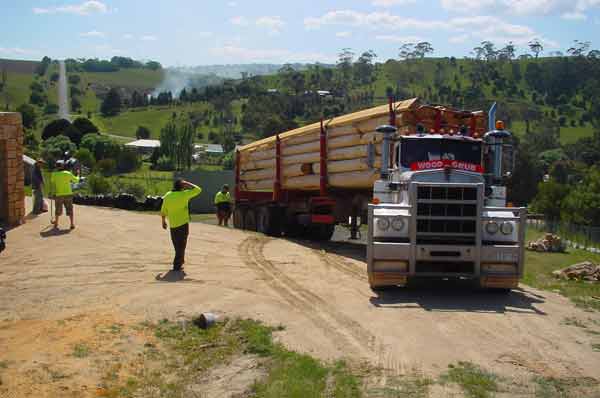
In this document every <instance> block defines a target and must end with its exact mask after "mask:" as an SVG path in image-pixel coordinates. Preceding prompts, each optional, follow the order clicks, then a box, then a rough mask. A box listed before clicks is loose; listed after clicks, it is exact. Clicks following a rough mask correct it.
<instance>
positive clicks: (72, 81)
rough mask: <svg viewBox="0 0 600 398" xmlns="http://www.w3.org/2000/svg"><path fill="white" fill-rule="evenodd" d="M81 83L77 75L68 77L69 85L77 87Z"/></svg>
mask: <svg viewBox="0 0 600 398" xmlns="http://www.w3.org/2000/svg"><path fill="white" fill-rule="evenodd" d="M80 81H81V77H79V75H69V84H72V85H77V84H79V82H80Z"/></svg>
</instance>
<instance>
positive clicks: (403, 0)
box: [371, 0, 417, 7]
mask: <svg viewBox="0 0 600 398" xmlns="http://www.w3.org/2000/svg"><path fill="white" fill-rule="evenodd" d="M416 2H417V0H373V1H371V4H373V5H374V6H375V7H394V6H404V5H407V4H414V3H416Z"/></svg>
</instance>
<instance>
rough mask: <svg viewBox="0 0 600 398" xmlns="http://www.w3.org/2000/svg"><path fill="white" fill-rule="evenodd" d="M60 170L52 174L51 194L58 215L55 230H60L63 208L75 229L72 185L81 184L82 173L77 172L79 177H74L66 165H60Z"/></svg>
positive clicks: (72, 227) (56, 215)
mask: <svg viewBox="0 0 600 398" xmlns="http://www.w3.org/2000/svg"><path fill="white" fill-rule="evenodd" d="M58 167H59V170H58V171H54V172H52V174H50V192H52V195H53V196H54V203H55V205H56V213H55V218H54V228H56V229H57V228H58V220H59V218H60V216H61V215H62V209H63V206H64V208H65V210H66V211H67V215H68V216H69V219H70V220H71V229H75V222H74V214H73V189H72V188H71V184H72V183H78V182H79V175H80V174H81V171H80V170H78V171H77V176H75V175H73V173H71V172H70V171H68V170H67V169H66V163H65V162H62V163H59V166H58Z"/></svg>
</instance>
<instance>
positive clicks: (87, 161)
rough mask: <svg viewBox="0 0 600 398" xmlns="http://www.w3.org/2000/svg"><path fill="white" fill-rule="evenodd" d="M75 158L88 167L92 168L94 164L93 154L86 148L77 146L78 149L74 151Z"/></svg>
mask: <svg viewBox="0 0 600 398" xmlns="http://www.w3.org/2000/svg"><path fill="white" fill-rule="evenodd" d="M75 158H76V159H77V160H79V162H80V163H81V164H82V165H84V166H85V167H87V168H88V169H93V168H94V166H95V165H96V159H94V154H93V153H92V152H91V151H90V150H89V149H87V148H79V150H78V151H77V152H75Z"/></svg>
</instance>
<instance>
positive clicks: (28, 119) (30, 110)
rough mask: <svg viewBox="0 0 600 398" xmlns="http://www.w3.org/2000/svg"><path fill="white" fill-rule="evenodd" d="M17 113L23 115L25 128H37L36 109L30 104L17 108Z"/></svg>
mask: <svg viewBox="0 0 600 398" xmlns="http://www.w3.org/2000/svg"><path fill="white" fill-rule="evenodd" d="M17 112H20V113H21V117H22V118H23V126H24V127H25V128H27V129H31V128H34V127H35V122H36V118H37V114H36V112H35V108H34V107H33V106H31V105H29V104H23V105H21V106H19V107H18V108H17Z"/></svg>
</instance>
